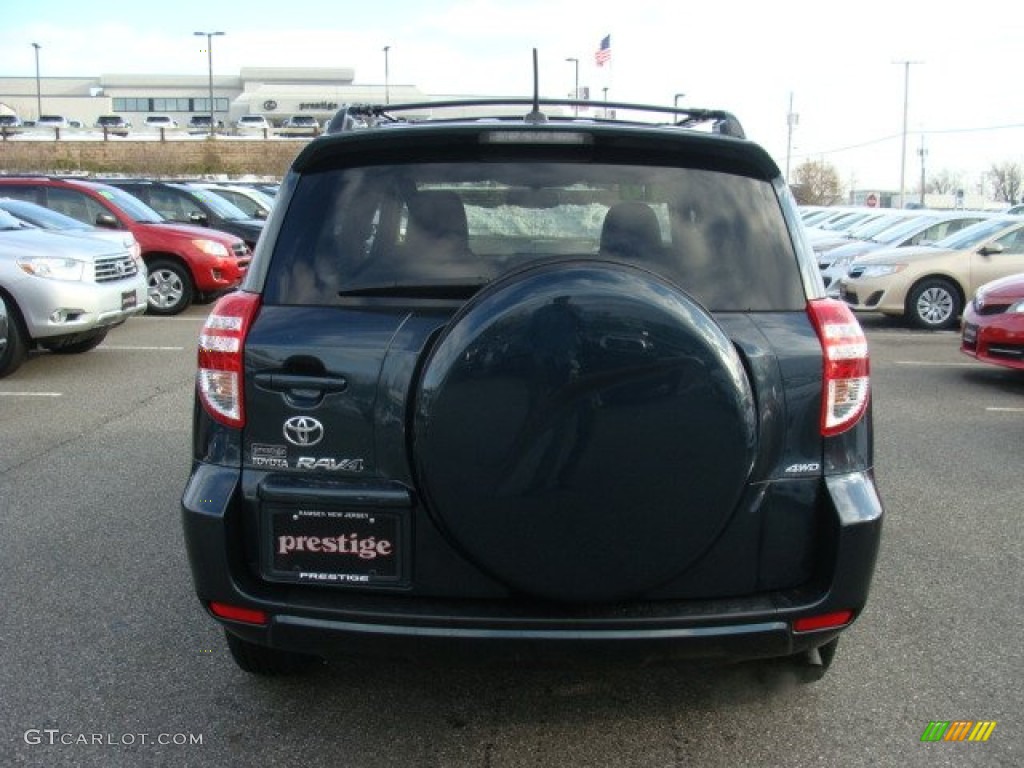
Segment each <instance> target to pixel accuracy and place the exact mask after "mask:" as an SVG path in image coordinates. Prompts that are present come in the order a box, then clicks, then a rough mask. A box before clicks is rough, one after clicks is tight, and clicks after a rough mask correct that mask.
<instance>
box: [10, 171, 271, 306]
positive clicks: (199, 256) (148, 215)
mask: <svg viewBox="0 0 1024 768" xmlns="http://www.w3.org/2000/svg"><path fill="white" fill-rule="evenodd" d="M0 196H5V197H14V198H18V199H21V200H29V201H31V202H34V203H38V204H39V205H44V206H46V207H47V208H52V209H53V210H55V211H60V212H61V213H64V214H67V215H68V216H71V217H73V218H75V219H78V220H79V221H83V222H86V223H87V224H92V225H95V226H99V227H107V228H110V229H123V230H126V231H129V232H131V233H132V234H133V235H135V239H136V240H138V242H139V245H140V246H141V248H142V258H143V259H144V260H145V262H146V267H147V269H148V271H149V304H148V309H147V311H148V312H150V313H152V314H155V315H175V314H177V313H179V312H181V311H182V310H184V309H185V308H186V307H188V306H189V305H190V304H191V303H192V301H193V299H195V298H198V297H201V296H206V297H209V296H214V295H217V294H221V293H225V292H227V291H230V290H232V289H233V288H235V287H236V286H237V285H238V284H239V283H240V282H241V280H242V277H243V276H244V275H245V271H246V269H247V268H248V266H249V260H250V258H251V257H252V252H251V251H250V250H249V248H248V246H247V245H246V244H245V242H244V241H242V240H241V239H240V238H238V237H235V236H234V235H229V234H227V233H224V232H217V231H214V230H210V229H209V228H207V227H196V226H192V225H188V224H177V223H171V222H168V221H167V220H165V219H164V218H163V217H162V216H161V215H160V214H159V213H157V212H156V211H154V210H153V209H152V208H150V207H149V206H147V205H146V204H144V203H143V202H141V201H140V200H138V199H137V198H135V197H133V196H132V195H130V194H128V193H127V192H125V191H124V190H121V189H118V188H116V187H112V186H108V185H106V184H97V183H95V182H89V181H82V180H78V179H59V178H51V177H44V176H40V177H23V178H3V179H0Z"/></svg>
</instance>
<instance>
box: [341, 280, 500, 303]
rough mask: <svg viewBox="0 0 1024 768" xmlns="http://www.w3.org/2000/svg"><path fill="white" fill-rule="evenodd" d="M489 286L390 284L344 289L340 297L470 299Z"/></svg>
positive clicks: (443, 283) (478, 283) (483, 282)
mask: <svg viewBox="0 0 1024 768" xmlns="http://www.w3.org/2000/svg"><path fill="white" fill-rule="evenodd" d="M486 284H487V281H486V280H480V281H479V282H472V283H469V282H457V283H455V282H453V283H446V282H439V283H389V284H377V285H361V286H355V287H353V288H343V289H342V290H340V291H338V296H341V297H349V296H368V297H376V296H380V297H387V298H396V299H468V298H470V297H471V296H473V295H474V294H475V293H476V292H477V291H479V290H480V289H481V288H483V287H484V285H486Z"/></svg>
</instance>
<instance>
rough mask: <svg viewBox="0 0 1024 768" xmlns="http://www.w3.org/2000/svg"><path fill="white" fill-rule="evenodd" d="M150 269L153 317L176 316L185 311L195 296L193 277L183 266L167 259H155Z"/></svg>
mask: <svg viewBox="0 0 1024 768" xmlns="http://www.w3.org/2000/svg"><path fill="white" fill-rule="evenodd" d="M148 268H149V299H148V300H149V304H148V307H147V309H146V311H147V312H148V313H150V314H153V315H176V314H178V313H179V312H182V311H184V310H185V309H186V308H187V307H188V306H189V305H190V304H191V303H192V297H193V295H194V294H195V288H193V286H192V276H191V275H190V274H189V273H188V270H187V269H186V268H185V267H183V266H182V265H180V264H178V263H177V262H174V261H169V260H167V259H155V260H153V261H151V262H150V263H149V264H148Z"/></svg>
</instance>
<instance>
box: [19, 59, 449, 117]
mask: <svg viewBox="0 0 1024 768" xmlns="http://www.w3.org/2000/svg"><path fill="white" fill-rule="evenodd" d="M354 78H355V71H354V70H352V69H350V68H338V69H313V68H308V69H307V68H280V67H251V68H243V69H242V70H241V72H239V74H238V76H237V77H229V76H225V75H214V76H213V83H212V91H213V112H214V115H215V117H216V119H217V120H221V121H223V122H224V123H225V124H226V125H230V124H233V123H234V122H235V121H236V120H237V119H238V118H239V117H240V116H241V115H263V116H264V117H266V118H267V120H268V121H269V122H270V124H271V125H273V126H277V125H280V124H281V123H282V122H283V121H284V120H285V119H286V118H288V117H291V116H293V115H310V116H312V117H314V118H316V119H317V121H319V122H321V123H323V121H325V120H328V119H330V118H331V117H332V116H333V115H334V113H335V112H336V111H337V110H338V108H339V107H340V106H342V105H345V104H367V103H376V104H383V103H393V104H394V103H399V102H421V101H429V100H430V97H428V96H426V95H425V94H424V93H422V92H421V91H420V90H419V89H418V88H416V87H415V86H411V85H390V84H388V85H384V84H380V85H355V84H354V83H353V80H354ZM210 86H211V83H210V78H209V77H208V76H199V75H118V74H113V75H101V76H99V77H44V78H41V79H39V80H37V79H36V78H34V77H0V113H7V114H11V113H14V114H17V115H18V116H19V117H20V118H21V119H22V120H23V121H34V120H36V119H37V118H38V117H39V116H40V114H43V115H61V116H63V117H65V118H67V119H68V120H76V121H78V122H80V123H81V124H82V125H84V126H91V125H93V124H94V123H95V122H96V119H97V118H98V117H99V116H100V115H110V114H117V115H122V116H124V117H126V118H128V119H129V120H131V121H132V122H133V123H134V124H135V125H141V124H142V123H143V122H144V121H145V118H146V117H147V116H148V115H168V116H170V117H172V118H173V119H174V120H176V121H177V122H178V123H179V124H180V125H184V124H185V123H187V122H188V120H189V119H190V118H191V117H192V116H193V115H209V114H210V91H211V87H210Z"/></svg>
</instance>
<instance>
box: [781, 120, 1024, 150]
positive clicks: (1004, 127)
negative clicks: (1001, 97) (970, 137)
mask: <svg viewBox="0 0 1024 768" xmlns="http://www.w3.org/2000/svg"><path fill="white" fill-rule="evenodd" d="M1012 128H1024V123H1007V124H1005V125H986V126H979V127H975V128H935V129H931V128H929V129H928V130H927V131H914V132H913V133H917V134H920V135H925V134H947V133H982V132H985V131H1004V130H1008V129H1012ZM902 136H903V133H902V132H900V133H892V134H889V135H888V136H880V137H878V138H876V139H869V140H868V141H864V142H861V143H859V144H850V145H848V146H845V147H836V148H835V149H823V150H817V151H814V152H799V153H796V155H795V156H796V157H820V156H821V155H835V154H838V153H840V152H848V151H850V150H852V149H862V148H863V147H870V146H873V145H875V144H882V143H884V142H886V141H892V140H893V139H898V138H900V137H902Z"/></svg>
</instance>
